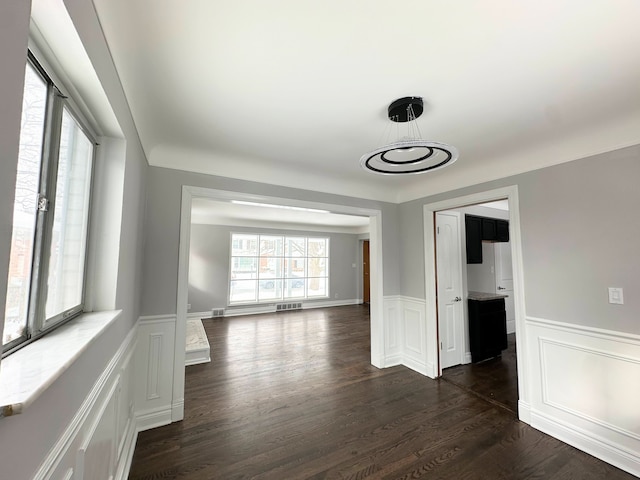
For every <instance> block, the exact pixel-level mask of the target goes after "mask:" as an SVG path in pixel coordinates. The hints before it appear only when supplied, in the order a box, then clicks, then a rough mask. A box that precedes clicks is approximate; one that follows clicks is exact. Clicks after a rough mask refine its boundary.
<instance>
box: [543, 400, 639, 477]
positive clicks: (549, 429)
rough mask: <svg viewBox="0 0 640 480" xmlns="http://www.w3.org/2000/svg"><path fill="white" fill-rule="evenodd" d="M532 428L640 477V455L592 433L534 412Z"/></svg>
mask: <svg viewBox="0 0 640 480" xmlns="http://www.w3.org/2000/svg"><path fill="white" fill-rule="evenodd" d="M531 426H532V427H534V428H536V429H538V430H540V431H541V432H544V433H546V434H548V435H551V436H552V437H555V438H557V439H559V440H562V441H563V442H565V443H568V444H569V445H572V446H574V447H576V448H578V449H580V450H582V451H584V452H587V453H588V454H590V455H593V456H594V457H597V458H600V459H602V460H604V461H605V462H607V463H610V464H611V465H613V466H615V467H618V468H620V469H622V470H624V471H626V472H629V473H631V474H632V475H635V476H637V477H640V455H638V453H637V452H631V451H627V450H623V449H622V448H620V447H618V446H616V445H613V444H611V443H609V442H606V441H605V440H604V439H601V438H598V437H596V436H595V435H594V434H593V433H592V432H584V431H582V430H580V429H578V428H575V427H574V426H572V425H569V424H566V423H563V422H560V421H558V420H557V419H554V418H550V417H548V416H547V415H545V414H543V413H541V412H537V411H532V412H531Z"/></svg>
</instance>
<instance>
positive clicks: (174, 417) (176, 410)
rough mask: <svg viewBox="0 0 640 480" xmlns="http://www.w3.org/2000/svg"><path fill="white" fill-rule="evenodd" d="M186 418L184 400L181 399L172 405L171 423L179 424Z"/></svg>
mask: <svg viewBox="0 0 640 480" xmlns="http://www.w3.org/2000/svg"><path fill="white" fill-rule="evenodd" d="M183 418H184V398H181V399H179V400H177V401H175V402H173V404H172V405H171V421H172V422H179V421H180V420H182V419H183Z"/></svg>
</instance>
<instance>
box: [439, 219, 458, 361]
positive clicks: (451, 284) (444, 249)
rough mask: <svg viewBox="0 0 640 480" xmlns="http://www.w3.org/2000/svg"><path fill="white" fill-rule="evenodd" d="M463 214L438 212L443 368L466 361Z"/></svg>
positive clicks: (440, 330) (440, 331)
mask: <svg viewBox="0 0 640 480" xmlns="http://www.w3.org/2000/svg"><path fill="white" fill-rule="evenodd" d="M459 232H460V214H459V213H458V212H446V213H445V212H436V275H437V284H438V288H437V294H438V331H439V337H440V368H441V369H443V368H447V367H452V366H454V365H460V364H461V363H463V358H464V321H463V320H464V319H463V317H464V312H463V308H462V305H463V304H462V266H461V252H460V249H461V248H460V245H461V240H460V233H459Z"/></svg>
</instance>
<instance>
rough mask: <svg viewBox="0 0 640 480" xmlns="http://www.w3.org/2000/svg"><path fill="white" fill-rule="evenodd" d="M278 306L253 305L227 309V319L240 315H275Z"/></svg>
mask: <svg viewBox="0 0 640 480" xmlns="http://www.w3.org/2000/svg"><path fill="white" fill-rule="evenodd" d="M275 311H276V305H275V304H268V305H251V306H247V307H227V308H225V309H224V316H225V317H237V316H239V315H259V314H261V313H275Z"/></svg>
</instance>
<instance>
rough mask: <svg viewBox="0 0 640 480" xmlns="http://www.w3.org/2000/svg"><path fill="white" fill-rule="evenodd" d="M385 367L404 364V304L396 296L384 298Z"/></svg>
mask: <svg viewBox="0 0 640 480" xmlns="http://www.w3.org/2000/svg"><path fill="white" fill-rule="evenodd" d="M383 305H384V307H383V308H384V366H385V367H393V366H395V365H401V364H402V345H401V343H400V339H401V338H402V302H401V300H400V298H399V297H398V296H397V295H396V296H389V297H384V299H383Z"/></svg>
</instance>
